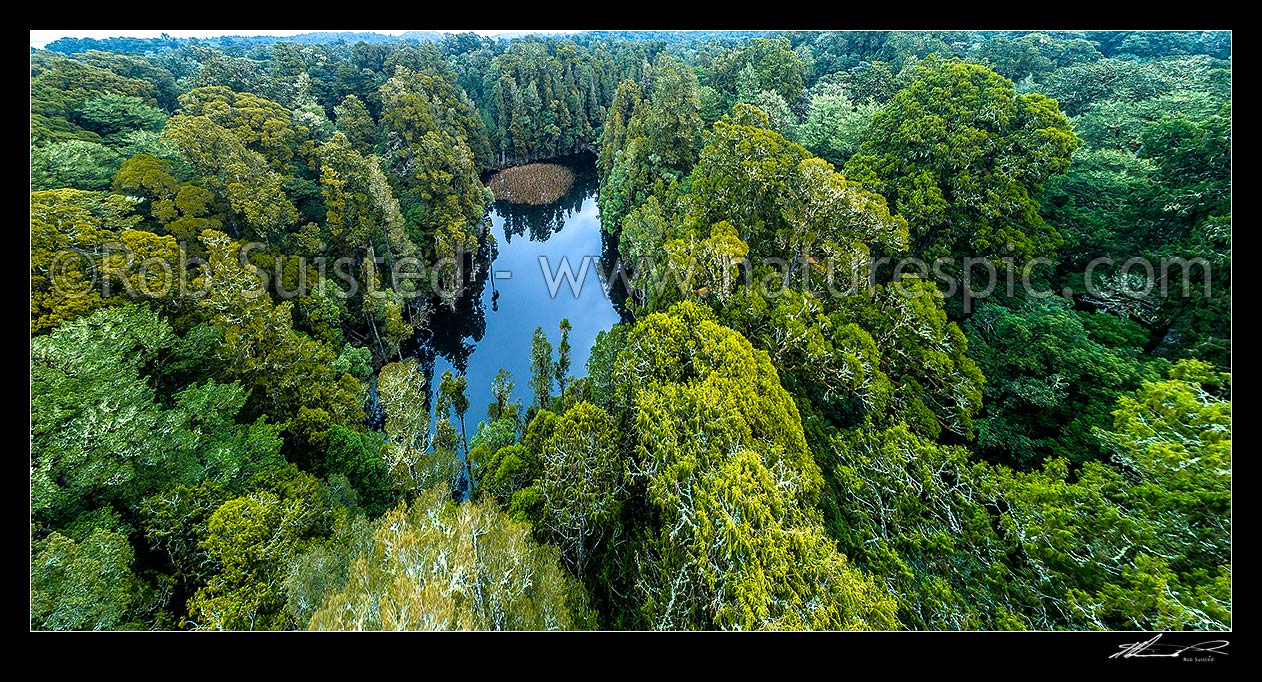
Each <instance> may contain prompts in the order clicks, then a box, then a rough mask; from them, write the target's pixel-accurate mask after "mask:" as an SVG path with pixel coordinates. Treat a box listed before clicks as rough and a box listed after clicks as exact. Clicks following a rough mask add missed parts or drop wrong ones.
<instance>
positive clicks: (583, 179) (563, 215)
mask: <svg viewBox="0 0 1262 682" xmlns="http://www.w3.org/2000/svg"><path fill="white" fill-rule="evenodd" d="M549 163H557V164H560V165H563V166H565V167H567V168H569V169H570V172H571V173H573V174H574V183H573V184H572V185H570V191H569V192H566V194H565V195H564V196H562V197H561V198H560V199H558V200H556V201H554V202H552V203H550V204H544V205H542V206H532V205H530V204H515V203H513V202H511V201H496V202H495V203H494V204H493V205H492V207H491V210H492V211H494V213H495V214H496V215H498V216H499V217H500V218H501V219H502V220H503V221H504V229H503V235H504V242H505V243H512V241H513V237H520V236H521V235H523V234H524V235H527V237H528V238H529V239H530V240H531V241H535V242H545V241H548V239H549V238H551V237H552V235H553V234H555V233H557V232H560V231H561V228H563V227H565V222H566V220H568V219H569V218H570V216H571V215H573V214H575V213H578V212H579V211H581V210H582V209H583V202H584V201H586V200H587V199H588V198H590V197H594V196H596V188H597V185H598V179H597V177H596V164H595V163H594V160H593V159H592V155H591V154H581V155H578V156H571V157H566V158H563V159H557V160H553V161H549Z"/></svg>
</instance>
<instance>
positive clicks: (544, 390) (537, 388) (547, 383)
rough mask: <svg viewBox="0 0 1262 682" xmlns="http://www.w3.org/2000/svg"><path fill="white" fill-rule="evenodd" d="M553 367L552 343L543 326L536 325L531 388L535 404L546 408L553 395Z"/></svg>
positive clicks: (531, 357) (532, 350)
mask: <svg viewBox="0 0 1262 682" xmlns="http://www.w3.org/2000/svg"><path fill="white" fill-rule="evenodd" d="M552 367H553V365H552V344H551V343H549V342H548V336H547V335H546V334H544V333H543V327H536V328H535V333H534V336H533V337H532V338H531V341H530V388H531V389H532V390H534V392H535V402H534V405H535V406H538V407H539V408H540V409H544V410H546V409H548V401H549V400H550V398H551V396H552V378H553V371H552Z"/></svg>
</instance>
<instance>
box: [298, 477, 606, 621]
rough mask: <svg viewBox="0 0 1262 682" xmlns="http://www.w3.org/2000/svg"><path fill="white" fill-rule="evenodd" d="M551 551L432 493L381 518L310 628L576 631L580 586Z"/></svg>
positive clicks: (581, 610)
mask: <svg viewBox="0 0 1262 682" xmlns="http://www.w3.org/2000/svg"><path fill="white" fill-rule="evenodd" d="M559 561H560V557H559V556H558V552H557V550H556V549H555V548H552V547H548V546H546V545H542V546H541V545H538V544H536V543H535V542H534V541H533V540H532V539H531V538H530V529H529V527H528V526H526V525H525V524H523V523H520V522H516V521H512V520H510V519H508V518H505V517H504V516H503V514H502V513H500V512H499V511H498V510H497V509H496V507H495V505H494V503H465V504H461V505H455V504H453V503H452V502H451V501H450V499H449V497H448V495H447V492H446V491H445V490H442V489H431V490H428V491H426V492H425V493H424V494H422V495H421V496H420V497H418V498H417V499H416V500H415V501H414V502H413V503H412V504H411V505H410V506H406V507H405V506H400V507H398V508H396V509H395V510H393V511H391V512H389V513H387V514H386V515H385V517H383V518H382V520H381V522H380V523H379V524H378V525H377V528H376V530H375V532H374V535H373V542H372V547H371V549H369V550H368V551H366V552H364V553H363V554H361V555H360V556H359V557H358V558H356V559H355V560H354V562H353V563H352V564H351V565H350V567H349V570H348V575H347V580H346V583H345V586H344V587H342V588H341V589H339V590H337V591H335V592H332V593H330V594H329V595H328V596H327V597H326V598H325V600H324V602H323V606H321V607H320V609H319V610H318V611H316V612H315V614H314V615H313V616H312V618H311V624H310V629H312V630H563V629H572V628H579V627H582V626H583V625H584V624H585V623H586V622H587V620H586V619H587V618H588V616H587V612H586V606H585V599H584V597H583V592H582V587H580V586H579V585H578V584H577V583H575V582H574V581H573V580H572V579H571V578H569V577H568V576H566V575H565V572H564V571H563V570H562V569H561V567H560V565H559Z"/></svg>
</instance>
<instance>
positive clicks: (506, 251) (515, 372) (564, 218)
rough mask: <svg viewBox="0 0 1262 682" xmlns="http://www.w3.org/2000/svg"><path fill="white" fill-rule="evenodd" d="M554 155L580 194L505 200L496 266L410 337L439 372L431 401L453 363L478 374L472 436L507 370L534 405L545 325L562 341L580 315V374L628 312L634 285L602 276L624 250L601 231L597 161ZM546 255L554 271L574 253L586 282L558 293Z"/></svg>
mask: <svg viewBox="0 0 1262 682" xmlns="http://www.w3.org/2000/svg"><path fill="white" fill-rule="evenodd" d="M551 162H552V163H564V164H565V165H567V166H568V167H570V169H571V170H572V171H573V173H574V183H573V184H572V185H571V187H570V191H569V192H568V193H567V194H566V195H565V196H563V197H562V198H561V199H559V200H557V201H556V202H554V203H551V204H547V205H543V206H530V205H525V204H512V203H509V202H505V201H497V202H495V203H494V204H493V205H492V207H491V215H490V220H491V236H492V239H491V240H486V241H487V242H493V243H490V244H488V245H487V246H486V248H487V251H486V253H484V254H480V257H479V259H478V260H479V261H480V262H482V263H489V267H485V266H484V267H483V268H482V269H481V272H479V273H478V275H477V277H476V278H474V279H473V280H472V281H471V282H469V284H468V286H469V290H468V292H467V293H466V295H465V296H463V297H461V299H460V301H459V303H457V305H456V308H455V310H449V309H447V308H445V307H440V308H439V309H437V311H436V312H435V314H434V316H433V317H432V318H431V324H430V329H428V330H424V331H423V332H421V333H419V334H418V335H417V336H416V337H415V338H413V339H412V340H411V342H410V343H408V344H405V348H404V352H405V353H406V354H409V355H410V356H413V357H416V358H417V361H418V363H419V364H420V365H421V369H422V370H423V371H424V372H425V373H426V375H427V376H429V377H430V386H429V390H430V396H428V399H429V400H430V403H431V406H432V396H433V393H434V391H435V390H436V388H437V385H438V382H439V379H440V377H441V376H442V373H443V371H444V370H447V369H451V370H452V371H453V372H455V373H462V374H465V375H466V376H467V377H468V396H469V405H470V407H469V413H468V415H467V420H468V425H469V437H470V438H472V437H473V434H474V432H475V430H476V426H475V425H476V424H477V423H478V422H479V421H480V420H482V419H485V418H486V408H487V405H489V404H490V403H491V402H492V398H491V381H492V379H494V377H495V373H496V372H497V371H499V369H500V368H504V369H507V370H509V372H511V373H512V378H513V381H514V382H515V384H516V386H515V387H514V390H513V393H512V397H513V399H517V398H520V399H521V401H522V403H523V404H527V405H528V404H529V403H530V401H531V391H530V387H529V381H530V342H531V336H532V334H533V333H534V330H535V328H536V327H542V328H543V330H544V332H545V333H546V334H547V335H548V339H549V341H550V342H551V343H552V344H553V346H554V347H555V346H556V344H557V342H558V341H559V331H558V325H559V324H560V321H561V319H562V318H568V319H569V320H570V323H571V325H572V326H573V330H572V331H571V332H570V345H571V347H572V356H571V372H572V373H573V374H574V376H575V377H579V376H583V375H585V374H586V363H587V357H588V354H589V351H590V349H591V345H592V343H593V342H594V341H595V339H596V334H597V333H599V332H600V331H603V330H606V329H608V328H609V327H611V326H613V325H614V324H615V323H617V322H618V321H619V320H620V319H621V318H622V315H623V313H622V310H623V303H624V301H625V299H626V290H625V288H623V287H622V286H621V284H620V283H619V282H617V281H615V283H614V285H613V287H611V288H610V289H609V291H606V281H605V279H602V275H608V274H610V273H613V272H614V265H615V263H616V262H617V257H618V254H617V248H616V242H615V240H613V239H610V238H609V237H608V236H607V235H606V234H604V231H603V230H601V228H600V219H599V215H598V211H597V208H596V187H597V182H596V172H595V159H594V157H593V156H592V155H590V154H587V155H581V156H577V157H569V158H566V159H560V160H554V161H551ZM541 257H542V258H543V259H544V262H545V265H546V266H547V267H550V268H551V273H548V274H551V275H554V276H555V274H556V272H557V269H558V267H560V264H561V260H562V258H564V259H566V261H567V262H568V264H569V266H570V267H571V269H572V272H574V274H575V275H578V274H580V273H581V274H582V275H583V277H582V279H581V281H576V282H575V284H574V286H573V287H571V286H569V285H567V284H562V285H561V286H560V287H559V289H558V290H557V292H556V296H551V295H550V294H549V290H548V285H547V280H548V276H547V275H545V273H544V271H543V267H544V266H541V265H540V258H541ZM585 260H586V261H587V263H586V268H584V261H585ZM615 279H616V278H615Z"/></svg>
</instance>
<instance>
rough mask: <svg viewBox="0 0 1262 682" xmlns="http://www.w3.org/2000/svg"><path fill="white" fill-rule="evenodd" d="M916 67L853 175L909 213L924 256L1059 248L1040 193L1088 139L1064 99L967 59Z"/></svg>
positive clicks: (855, 160) (878, 120) (850, 170)
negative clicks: (1019, 85) (1074, 125)
mask: <svg viewBox="0 0 1262 682" xmlns="http://www.w3.org/2000/svg"><path fill="white" fill-rule="evenodd" d="M916 73H917V76H916V79H915V80H914V81H912V83H911V84H910V85H908V86H907V87H905V88H903V89H902V90H900V91H899V93H898V94H897V95H895V97H894V98H893V99H892V100H890V102H889V104H887V105H886V106H885V107H884V108H883V109H882V110H881V111H880V112H879V113H877V114H876V116H875V117H874V118H873V119H872V124H871V128H870V129H869V133H868V137H867V140H866V141H865V142H864V143H863V145H862V146H861V147H860V148H859V151H858V152H856V153H855V155H854V156H852V157H851V158H850V160H849V161H847V162H846V169H845V170H846V175H847V177H848V178H851V179H854V180H858V181H859V182H862V183H864V185H865V186H866V187H868V188H869V189H871V190H872V191H875V192H878V193H880V194H882V195H884V196H885V198H886V199H888V200H889V202H890V204H891V205H892V206H893V208H894V209H895V210H896V211H897V212H898V213H899V214H900V215H902V217H904V218H906V219H907V222H908V225H909V226H911V229H912V235H911V236H912V246H911V251H912V253H914V254H916V255H917V256H919V257H921V258H923V259H927V260H928V259H934V258H938V257H955V258H958V257H960V256H962V255H968V256H991V257H995V258H998V257H999V256H1001V255H1010V256H1012V257H1013V258H1015V259H1017V260H1018V261H1023V260H1025V259H1029V258H1032V257H1035V256H1039V255H1046V254H1048V253H1050V252H1051V251H1053V250H1054V249H1055V248H1056V247H1057V246H1059V244H1060V242H1061V238H1060V234H1059V232H1057V231H1056V229H1055V228H1054V227H1053V226H1051V225H1048V224H1047V223H1046V222H1044V220H1043V219H1042V217H1040V215H1039V212H1038V211H1039V205H1038V202H1037V200H1036V197H1037V196H1038V193H1039V192H1040V191H1041V190H1042V187H1043V183H1044V182H1045V181H1046V180H1047V179H1048V178H1050V177H1052V176H1054V175H1057V174H1059V173H1063V172H1064V171H1065V169H1066V168H1068V167H1069V159H1070V156H1071V155H1072V154H1073V152H1074V150H1075V149H1077V148H1078V146H1079V145H1080V144H1081V140H1079V139H1078V138H1077V137H1075V136H1074V134H1073V132H1072V130H1071V129H1070V126H1069V122H1068V121H1067V120H1066V119H1065V116H1064V115H1063V114H1062V113H1061V112H1060V110H1059V109H1058V108H1057V106H1056V101H1055V100H1053V99H1050V98H1048V97H1045V96H1043V95H1039V94H1025V95H1018V94H1016V92H1015V90H1014V89H1013V86H1012V82H1011V81H1009V80H1007V79H1006V78H1003V77H1002V76H999V75H997V74H995V73H994V72H993V71H991V70H989V69H987V68H986V67H984V66H979V65H976V64H968V63H965V62H960V61H958V60H953V61H941V60H933V59H931V60H926V61H925V62H924V63H923V64H922V65H921V66H920V67H919V69H918V70H917V72H916Z"/></svg>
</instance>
